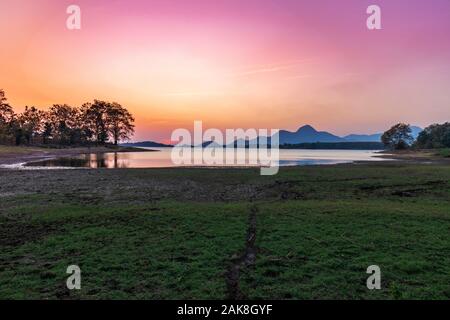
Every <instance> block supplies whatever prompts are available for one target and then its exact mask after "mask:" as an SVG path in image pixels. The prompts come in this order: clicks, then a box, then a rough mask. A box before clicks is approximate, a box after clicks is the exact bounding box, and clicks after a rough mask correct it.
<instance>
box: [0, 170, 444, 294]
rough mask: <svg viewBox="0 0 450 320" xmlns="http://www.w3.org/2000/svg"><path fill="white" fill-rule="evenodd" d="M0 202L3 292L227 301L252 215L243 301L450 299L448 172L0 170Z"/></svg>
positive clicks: (0, 286)
mask: <svg viewBox="0 0 450 320" xmlns="http://www.w3.org/2000/svg"><path fill="white" fill-rule="evenodd" d="M0 201H1V207H0V249H1V250H0V298H8V299H30V298H41V299H79V298H82V299H104V298H112V299H184V298H186V299H214V298H217V299H223V298H229V297H232V293H231V292H230V289H229V287H228V286H227V283H228V281H229V280H230V279H229V272H228V271H229V270H230V268H231V267H232V266H233V265H234V264H235V263H236V260H237V258H238V257H239V256H241V255H242V254H243V252H244V250H245V247H246V238H247V237H248V234H247V233H248V230H249V228H250V226H249V224H251V221H250V219H249V216H250V213H251V212H254V213H255V221H256V222H255V225H254V227H255V230H256V233H255V235H256V238H255V243H254V246H255V249H256V259H255V260H254V261H253V262H252V263H251V264H247V265H243V266H242V267H241V268H240V269H239V270H240V273H239V278H238V279H237V281H238V283H237V284H236V285H237V286H238V287H239V291H240V292H241V294H242V295H243V296H244V297H245V298H248V299H449V298H450V237H449V235H450V167H449V166H444V165H442V166H440V165H405V164H397V165H394V164H382V163H376V164H367V165H366V164H357V165H339V166H322V167H321V166H309V167H298V168H283V169H282V170H281V171H280V173H279V174H278V175H276V176H272V177H262V176H259V171H258V170H254V169H223V170H211V169H177V170H173V169H172V170H170V169H155V170H137V169H136V170H134V169H124V170H121V169H118V170H52V171H35V170H33V171H12V170H11V171H10V170H0ZM72 264H75V265H79V266H80V268H81V270H82V289H81V290H79V291H69V290H68V289H67V288H66V285H65V281H66V278H67V277H68V275H67V274H66V268H67V266H69V265H72ZM369 265H379V266H380V268H381V272H382V278H381V283H382V289H381V290H373V291H371V290H368V289H367V288H366V279H367V277H368V276H369V275H368V274H366V269H367V267H368V266H369ZM235 280H236V279H235Z"/></svg>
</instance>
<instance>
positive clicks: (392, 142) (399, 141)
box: [381, 123, 414, 150]
mask: <svg viewBox="0 0 450 320" xmlns="http://www.w3.org/2000/svg"><path fill="white" fill-rule="evenodd" d="M413 141H414V138H413V136H412V135H411V127H410V125H409V124H404V123H398V124H396V125H395V126H393V127H392V128H390V129H389V130H388V131H386V132H385V133H384V134H383V135H382V137H381V142H383V144H384V145H385V146H386V147H388V148H391V149H395V150H401V149H407V148H409V146H410V145H411V144H412V142H413Z"/></svg>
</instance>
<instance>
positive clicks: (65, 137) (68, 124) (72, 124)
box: [47, 104, 81, 144]
mask: <svg viewBox="0 0 450 320" xmlns="http://www.w3.org/2000/svg"><path fill="white" fill-rule="evenodd" d="M47 118H48V119H47V122H49V123H50V124H51V130H50V128H47V129H48V132H47V133H49V132H50V131H51V134H52V137H53V140H56V141H58V142H59V143H61V144H74V143H76V142H79V141H77V139H76V136H77V134H78V131H79V130H80V126H81V123H80V111H79V110H78V109H77V108H73V107H71V106H69V105H67V104H54V105H53V106H52V107H51V108H50V109H49V111H48V113H47Z"/></svg>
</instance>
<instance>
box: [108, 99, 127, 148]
mask: <svg viewBox="0 0 450 320" xmlns="http://www.w3.org/2000/svg"><path fill="white" fill-rule="evenodd" d="M106 121H107V124H108V129H109V133H110V134H111V135H112V138H113V141H114V144H115V145H117V143H118V141H120V140H127V139H130V136H131V135H132V134H133V133H134V124H133V122H134V118H133V116H132V115H131V114H130V113H129V112H128V110H127V109H125V108H124V107H122V106H121V105H120V104H118V103H115V102H114V103H110V104H108V108H107V111H106Z"/></svg>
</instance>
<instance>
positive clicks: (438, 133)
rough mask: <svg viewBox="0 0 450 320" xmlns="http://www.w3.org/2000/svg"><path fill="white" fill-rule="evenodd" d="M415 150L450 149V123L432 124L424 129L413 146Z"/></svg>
mask: <svg viewBox="0 0 450 320" xmlns="http://www.w3.org/2000/svg"><path fill="white" fill-rule="evenodd" d="M414 146H415V147H417V148H425V149H433V148H450V123H449V122H446V123H444V124H432V125H431V126H428V127H427V128H425V129H424V130H423V131H422V132H421V133H420V134H419V136H418V137H417V141H416V143H415V144H414Z"/></svg>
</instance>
